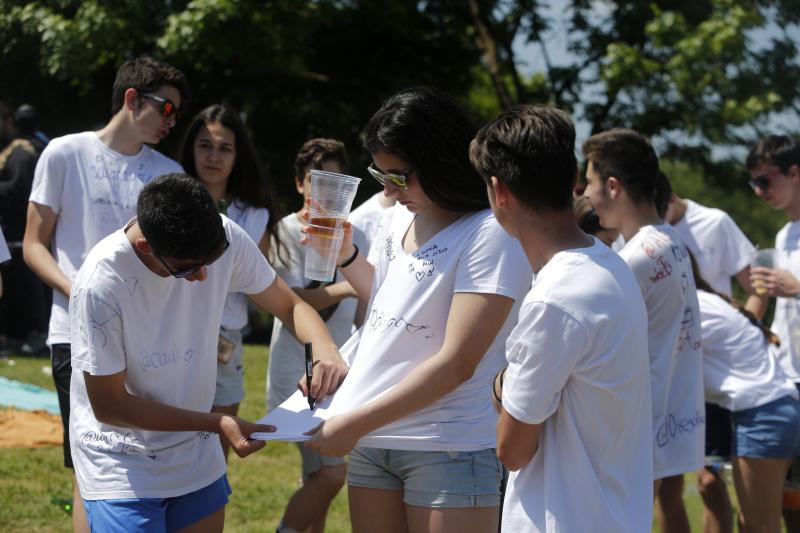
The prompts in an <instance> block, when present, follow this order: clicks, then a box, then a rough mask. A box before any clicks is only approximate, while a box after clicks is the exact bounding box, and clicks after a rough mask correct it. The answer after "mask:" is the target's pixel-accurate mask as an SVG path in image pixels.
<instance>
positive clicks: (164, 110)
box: [139, 93, 181, 121]
mask: <svg viewBox="0 0 800 533" xmlns="http://www.w3.org/2000/svg"><path fill="white" fill-rule="evenodd" d="M139 96H141V97H142V98H146V99H148V100H152V101H154V102H158V103H159V104H161V106H160V109H159V111H161V116H162V117H164V118H169V117H171V116H173V115H174V116H175V120H176V121H178V120H179V119H180V118H181V108H180V107H178V106H176V105H175V103H174V102H173V101H172V100H170V99H169V98H164V97H163V96H158V95H157V94H150V93H141V94H140V95H139Z"/></svg>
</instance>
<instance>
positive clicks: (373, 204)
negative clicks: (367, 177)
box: [347, 192, 391, 256]
mask: <svg viewBox="0 0 800 533" xmlns="http://www.w3.org/2000/svg"><path fill="white" fill-rule="evenodd" d="M381 196H383V192H378V193H375V194H373V195H372V196H370V198H369V199H368V200H367V201H366V202H364V203H363V204H361V205H359V206H358V207H356V208H355V209H353V211H352V212H351V213H350V216H349V217H347V220H348V221H349V222H350V223H351V224H352V225H353V226H355V227H357V228H358V229H359V230H361V232H362V233H363V234H364V239H365V242H364V250H363V253H364V256H367V255H368V254H369V251H370V249H371V247H372V243H373V242H375V241H374V239H375V237H376V236H377V231H378V227H379V225H380V222H381V218H382V217H383V214H384V213H385V212H386V211H388V210H389V209H391V207H388V208H386V207H383V206H382V205H381V203H380V198H381ZM359 246H361V245H360V244H359Z"/></svg>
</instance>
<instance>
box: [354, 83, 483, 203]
mask: <svg viewBox="0 0 800 533" xmlns="http://www.w3.org/2000/svg"><path fill="white" fill-rule="evenodd" d="M477 130H478V125H477V122H476V121H475V119H474V118H473V117H472V115H470V114H469V113H468V112H467V111H466V110H465V109H464V108H462V107H461V106H459V105H458V104H457V103H456V102H455V101H453V100H452V99H451V98H450V97H448V96H447V95H445V94H444V93H442V92H440V91H439V90H437V89H435V88H433V87H417V88H413V89H405V90H403V91H400V92H398V93H397V94H395V95H394V96H392V97H391V98H389V99H388V100H386V101H385V102H384V103H383V105H382V106H381V108H380V109H378V111H377V112H376V113H375V114H374V115H372V118H370V119H369V121H368V122H367V125H366V126H365V127H364V147H365V148H366V149H367V150H369V152H370V153H372V154H374V153H376V152H379V151H384V152H387V153H391V154H393V155H396V156H397V157H399V158H401V159H403V160H404V161H405V162H406V163H408V164H409V165H410V166H411V170H413V171H414V176H416V177H417V179H419V183H420V186H421V187H422V190H423V192H424V193H425V195H426V196H427V197H428V198H430V199H431V201H432V202H433V203H434V204H436V205H437V206H439V207H440V208H442V209H447V210H450V211H461V212H467V211H478V210H481V209H486V208H488V207H489V199H488V197H487V196H486V185H485V184H484V183H483V180H482V179H481V177H480V175H478V173H477V172H475V169H474V168H472V165H470V162H469V154H468V150H469V143H470V141H471V140H472V137H474V136H475V132H476V131H477Z"/></svg>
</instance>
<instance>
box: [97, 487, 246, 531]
mask: <svg viewBox="0 0 800 533" xmlns="http://www.w3.org/2000/svg"><path fill="white" fill-rule="evenodd" d="M230 494H231V486H230V485H229V484H228V477H227V476H226V475H223V476H222V477H221V478H219V479H217V480H216V481H215V482H213V483H211V484H210V485H207V486H206V487H203V488H202V489H199V490H196V491H194V492H190V493H189V494H184V495H183V496H176V497H174V498H125V499H119V500H83V506H84V509H86V516H87V518H88V519H89V526H90V528H91V530H92V531H126V532H130V533H164V532H167V531H178V530H181V529H183V528H185V527H188V526H190V525H192V524H194V523H195V522H199V521H200V520H202V519H203V518H205V517H207V516H209V515H211V514H212V513H214V512H216V511H217V510H218V509H219V508H220V507H224V506H225V504H227V503H228V496H230Z"/></svg>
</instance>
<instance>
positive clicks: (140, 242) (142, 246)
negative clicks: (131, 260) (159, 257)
mask: <svg viewBox="0 0 800 533" xmlns="http://www.w3.org/2000/svg"><path fill="white" fill-rule="evenodd" d="M133 245H134V246H135V247H136V249H137V250H139V252H140V253H143V254H145V255H150V254H151V253H152V252H153V249H152V248H150V243H149V242H147V239H145V238H144V237H139V238H138V239H136V240H135V241H133Z"/></svg>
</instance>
